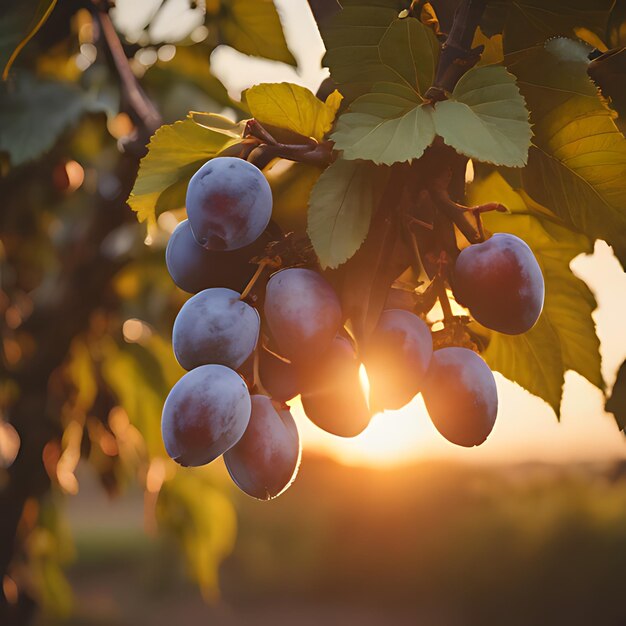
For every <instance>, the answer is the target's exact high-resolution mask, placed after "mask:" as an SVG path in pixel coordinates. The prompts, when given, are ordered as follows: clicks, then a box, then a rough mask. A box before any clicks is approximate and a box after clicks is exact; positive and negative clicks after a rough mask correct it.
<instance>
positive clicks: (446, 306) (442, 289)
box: [434, 275, 454, 326]
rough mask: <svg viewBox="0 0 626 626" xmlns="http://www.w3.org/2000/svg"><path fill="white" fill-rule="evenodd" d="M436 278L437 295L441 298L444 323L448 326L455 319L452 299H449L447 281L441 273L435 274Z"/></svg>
mask: <svg viewBox="0 0 626 626" xmlns="http://www.w3.org/2000/svg"><path fill="white" fill-rule="evenodd" d="M434 280H435V281H436V289H437V297H438V298H439V302H440V304H441V310H442V311H443V323H444V326H447V325H448V324H449V323H450V322H452V321H453V320H454V314H453V313H452V307H451V306H450V300H449V299H448V292H447V291H446V283H445V281H444V280H443V277H442V276H440V275H438V276H435V278H434Z"/></svg>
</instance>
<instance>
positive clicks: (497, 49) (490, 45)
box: [472, 26, 504, 65]
mask: <svg viewBox="0 0 626 626" xmlns="http://www.w3.org/2000/svg"><path fill="white" fill-rule="evenodd" d="M476 46H485V49H484V50H483V53H482V54H481V55H480V61H478V65H496V64H498V63H502V61H503V60H504V46H503V37H502V34H501V33H496V34H495V35H494V36H493V37H487V35H485V33H483V31H482V30H481V28H480V26H479V27H478V28H477V29H476V34H475V35H474V42H473V43H472V48H475V47H476Z"/></svg>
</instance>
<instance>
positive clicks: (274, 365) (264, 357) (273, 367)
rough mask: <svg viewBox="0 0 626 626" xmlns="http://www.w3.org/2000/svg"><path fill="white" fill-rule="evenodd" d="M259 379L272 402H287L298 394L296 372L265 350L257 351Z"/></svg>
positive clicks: (298, 381) (285, 362) (286, 363)
mask: <svg viewBox="0 0 626 626" xmlns="http://www.w3.org/2000/svg"><path fill="white" fill-rule="evenodd" d="M259 378H260V379H261V384H262V385H263V388H264V389H265V391H267V393H269V395H270V396H271V397H272V399H273V400H278V401H279V402H287V401H288V400H291V399H292V398H295V397H296V396H297V395H298V394H299V393H300V380H299V377H298V372H297V371H296V368H295V367H294V365H293V364H292V363H288V362H287V361H283V360H281V359H280V358H278V356H276V355H274V354H272V353H271V352H270V351H269V350H267V349H266V348H260V349H259Z"/></svg>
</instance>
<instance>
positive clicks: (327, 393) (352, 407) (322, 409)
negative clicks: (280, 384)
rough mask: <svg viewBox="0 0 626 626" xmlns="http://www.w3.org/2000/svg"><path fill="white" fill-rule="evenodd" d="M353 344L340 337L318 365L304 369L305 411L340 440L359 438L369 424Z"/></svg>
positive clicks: (312, 363) (368, 413) (368, 415)
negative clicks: (357, 436)
mask: <svg viewBox="0 0 626 626" xmlns="http://www.w3.org/2000/svg"><path fill="white" fill-rule="evenodd" d="M359 366H360V363H359V361H358V359H357V356H356V354H355V351H354V348H353V347H352V344H351V343H350V342H349V341H348V340H347V339H345V338H344V337H341V336H339V335H338V336H337V337H335V339H334V340H333V342H332V343H331V345H330V347H329V348H328V350H327V351H326V352H325V353H324V354H323V355H322V356H320V357H318V358H317V359H316V360H315V362H311V363H308V364H307V365H306V366H301V367H300V370H299V374H300V380H301V381H302V408H303V409H304V412H305V413H306V415H307V417H308V418H309V419H310V420H311V421H312V422H313V423H314V424H316V425H317V426H319V427H320V428H322V429H323V430H325V431H326V432H329V433H331V434H333V435H338V436H339V437H356V435H358V434H359V433H361V432H363V430H365V428H366V426H367V425H368V424H369V422H370V417H371V415H370V411H369V408H368V406H367V399H366V397H365V393H364V391H363V389H362V387H361V382H360V379H359Z"/></svg>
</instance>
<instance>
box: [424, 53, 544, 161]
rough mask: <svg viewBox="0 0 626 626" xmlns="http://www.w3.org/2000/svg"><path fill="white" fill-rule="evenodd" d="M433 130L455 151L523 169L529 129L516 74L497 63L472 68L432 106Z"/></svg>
mask: <svg viewBox="0 0 626 626" xmlns="http://www.w3.org/2000/svg"><path fill="white" fill-rule="evenodd" d="M435 129H436V131H437V134H438V135H440V136H441V137H442V138H443V140H444V141H445V142H446V143H447V144H448V145H449V146H452V147H453V148H454V149H455V150H456V151H457V152H460V153H461V154H464V155H465V156H468V157H470V158H473V159H477V160H478V161H484V162H487V163H493V164H495V165H504V166H508V167H522V166H523V165H525V164H526V160H527V156H528V148H529V146H530V138H531V136H532V132H531V130H530V124H529V122H528V110H527V109H526V105H525V103H524V98H522V96H521V94H520V92H519V89H518V88H517V85H516V84H515V77H514V76H513V75H512V74H509V73H508V72H507V71H506V69H504V68H503V67H501V66H499V65H491V66H487V67H478V68H474V69H471V70H470V71H469V72H467V73H466V74H464V75H463V77H462V78H461V79H460V80H459V82H458V83H457V85H456V87H455V88H454V91H453V92H452V95H451V97H450V98H449V100H446V101H444V102H439V103H437V105H436V108H435Z"/></svg>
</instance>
